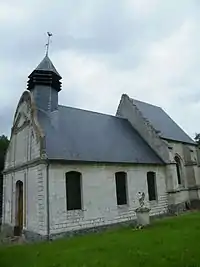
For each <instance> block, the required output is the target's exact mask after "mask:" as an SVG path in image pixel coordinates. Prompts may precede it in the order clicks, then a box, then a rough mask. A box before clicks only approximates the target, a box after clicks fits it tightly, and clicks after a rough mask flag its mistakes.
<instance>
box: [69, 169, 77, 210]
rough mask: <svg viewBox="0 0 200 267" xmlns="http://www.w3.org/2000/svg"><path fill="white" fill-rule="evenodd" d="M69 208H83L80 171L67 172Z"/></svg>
mask: <svg viewBox="0 0 200 267" xmlns="http://www.w3.org/2000/svg"><path fill="white" fill-rule="evenodd" d="M66 196H67V210H80V209H81V174H80V173H79V172H74V171H72V172H67V173H66Z"/></svg>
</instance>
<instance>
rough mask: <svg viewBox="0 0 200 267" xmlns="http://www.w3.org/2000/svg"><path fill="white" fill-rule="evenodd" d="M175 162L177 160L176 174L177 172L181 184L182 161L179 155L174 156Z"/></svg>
mask: <svg viewBox="0 0 200 267" xmlns="http://www.w3.org/2000/svg"><path fill="white" fill-rule="evenodd" d="M174 160H175V162H176V174H177V179H178V184H179V185H180V184H181V162H180V159H179V157H177V156H176V157H175V158H174Z"/></svg>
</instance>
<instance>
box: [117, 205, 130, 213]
mask: <svg viewBox="0 0 200 267" xmlns="http://www.w3.org/2000/svg"><path fill="white" fill-rule="evenodd" d="M117 209H118V211H119V212H120V211H121V212H124V211H128V210H129V205H128V204H124V205H117Z"/></svg>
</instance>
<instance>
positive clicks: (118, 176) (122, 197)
mask: <svg viewBox="0 0 200 267" xmlns="http://www.w3.org/2000/svg"><path fill="white" fill-rule="evenodd" d="M115 182H116V195H117V205H125V204H127V189H126V186H127V175H126V173H125V172H116V173H115Z"/></svg>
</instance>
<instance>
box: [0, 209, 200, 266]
mask: <svg viewBox="0 0 200 267" xmlns="http://www.w3.org/2000/svg"><path fill="white" fill-rule="evenodd" d="M11 266H12V267H36V266H37V267H64V266H72V267H74V266H79V267H91V266H109V267H114V266H115V267H118V266H123V267H129V266H131V267H136V266H142V267H145V266H148V267H149V266H152V267H155V266H159V267H162V266H166V267H172V266H176V267H179V266H180V267H184V266H188V267H194V266H200V213H197V212H194V213H190V214H184V215H182V216H179V217H174V218H167V219H162V220H159V221H155V222H154V223H153V224H152V225H151V226H150V227H148V228H146V229H143V230H137V231H135V230H132V229H131V228H119V229H115V230H109V231H106V232H103V233H100V234H90V235H87V236H80V237H75V238H72V239H68V240H64V239H62V240H57V241H54V242H51V243H38V244H31V245H30V244H29V245H17V246H9V247H8V246H7V247H6V246H5V247H3V246H2V247H0V267H11Z"/></svg>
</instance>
